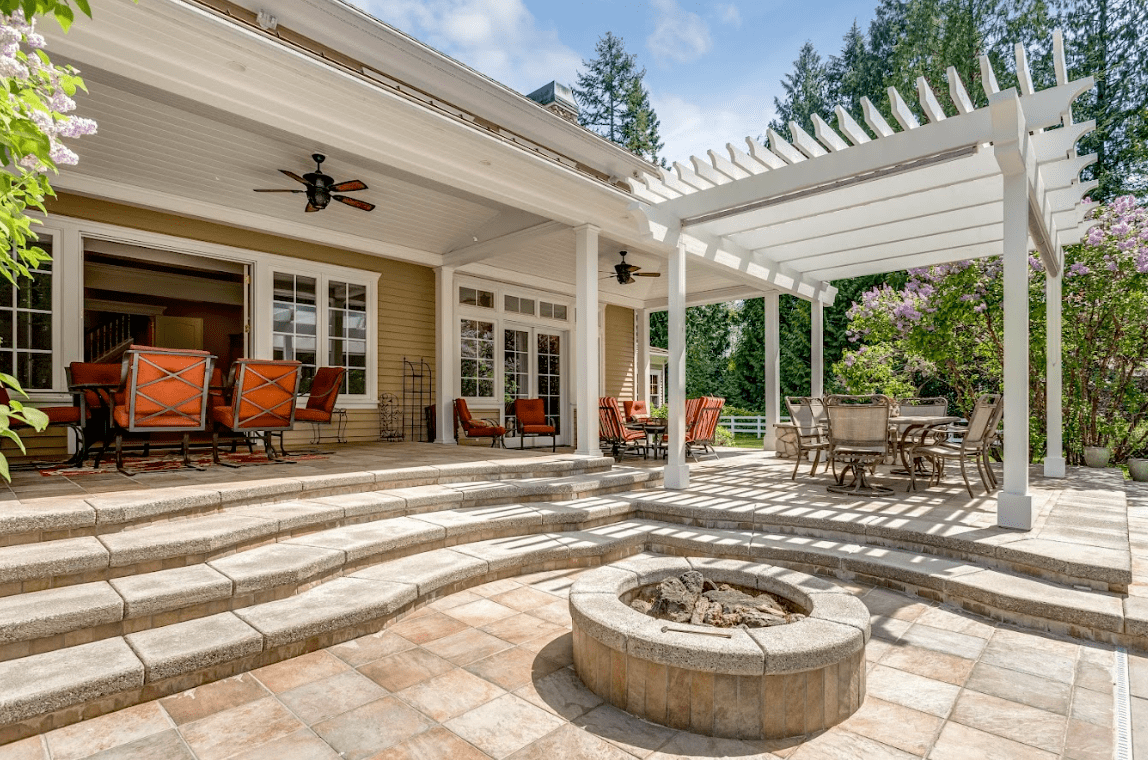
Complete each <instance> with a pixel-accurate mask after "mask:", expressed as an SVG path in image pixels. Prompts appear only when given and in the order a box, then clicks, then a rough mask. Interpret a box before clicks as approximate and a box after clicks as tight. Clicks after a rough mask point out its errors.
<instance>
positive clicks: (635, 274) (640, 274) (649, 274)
mask: <svg viewBox="0 0 1148 760" xmlns="http://www.w3.org/2000/svg"><path fill="white" fill-rule="evenodd" d="M630 274H631V275H632V276H633V277H661V276H662V273H661V272H630Z"/></svg>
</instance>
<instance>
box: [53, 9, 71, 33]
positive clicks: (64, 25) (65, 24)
mask: <svg viewBox="0 0 1148 760" xmlns="http://www.w3.org/2000/svg"><path fill="white" fill-rule="evenodd" d="M54 13H55V16H56V22H57V23H58V24H59V25H60V28H61V29H63V30H64V31H65V32H67V31H68V29H70V28H71V26H72V22H73V21H75V19H76V14H74V13H72V9H71V8H69V7H68V6H67V5H64V4H63V3H60V4H59V5H57V6H56V8H55V11H54Z"/></svg>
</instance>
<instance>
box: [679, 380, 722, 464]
mask: <svg viewBox="0 0 1148 760" xmlns="http://www.w3.org/2000/svg"><path fill="white" fill-rule="evenodd" d="M724 406H725V399H724V398H721V397H720V396H702V398H701V403H700V404H699V406H698V410H697V414H696V416H695V417H694V422H693V424H692V425H691V426H690V428H689V433H688V434H687V435H686V453H687V454H688V455H689V456H692V457H693V458H694V460H695V461H696V460H697V458H698V457H697V451H698V450H699V449H700V450H701V451H703V452H706V453H708V454H710V455H711V456H713V457H715V458H716V457H717V452H716V451H714V438H715V437H716V436H717V427H718V422H719V421H720V420H721V410H722V408H723V407H724Z"/></svg>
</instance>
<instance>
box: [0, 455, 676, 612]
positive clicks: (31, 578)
mask: <svg viewBox="0 0 1148 760" xmlns="http://www.w3.org/2000/svg"><path fill="white" fill-rule="evenodd" d="M387 472H395V471H393V470H388V471H387ZM660 482H661V471H660V470H639V469H619V470H611V471H606V472H599V473H590V474H579V475H573V476H565V477H560V478H517V479H514V480H507V481H501V482H461V483H457V484H452V485H448V486H443V485H439V484H430V485H421V486H411V487H408V488H397V489H392V490H389V491H373V492H369V493H360V494H349V495H343V496H337V497H320V498H317V499H311V500H301V499H296V500H290V501H280V502H268V503H264V504H259V505H248V506H241V507H230V508H227V509H219V510H215V511H212V512H207V513H205V514H191V515H187V516H185V517H182V518H180V519H173V520H166V521H163V522H151V523H145V524H141V525H136V526H129V527H126V528H125V529H123V530H120V531H118V532H114V533H105V534H101V535H98V536H84V537H77V538H65V539H57V540H53V541H43V542H37V543H27V544H17V545H14V546H4V547H0V597H3V596H7V595H12V594H18V593H23V592H29V591H38V590H41V589H44V588H48V587H58V586H64V585H72V584H75V583H84V582H90V581H95V580H107V579H111V578H114V577H119V576H123V575H129V574H134V573H141V572H152V571H156V570H161V569H167V568H173V567H180V566H185V565H190V564H198V563H202V562H205V561H207V560H209V559H212V558H215V557H219V556H222V555H224V554H230V553H233V552H235V551H239V550H243V549H246V548H250V547H253V546H257V545H259V544H262V543H268V542H273V541H277V540H286V539H289V538H291V537H292V536H297V535H299V534H304V533H312V532H316V531H320V530H327V529H331V528H337V527H341V526H347V525H349V524H354V523H361V522H365V521H369V520H374V519H377V518H379V517H389V516H398V515H419V514H424V513H430V512H436V511H441V510H444V509H450V508H453V507H468V506H477V505H483V504H508V503H514V502H523V501H527V502H533V501H544V500H570V499H578V498H580V497H585V496H586V495H587V494H609V493H616V492H619V491H623V490H625V491H628V490H632V489H635V488H647V487H650V486H654V485H658V484H659V483H660Z"/></svg>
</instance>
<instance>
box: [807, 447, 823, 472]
mask: <svg viewBox="0 0 1148 760" xmlns="http://www.w3.org/2000/svg"><path fill="white" fill-rule="evenodd" d="M820 462H821V449H814V450H813V467H812V468H811V469H810V470H809V476H810V477H813V476H814V475H816V474H817V465H818V464H819V463H820Z"/></svg>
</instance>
